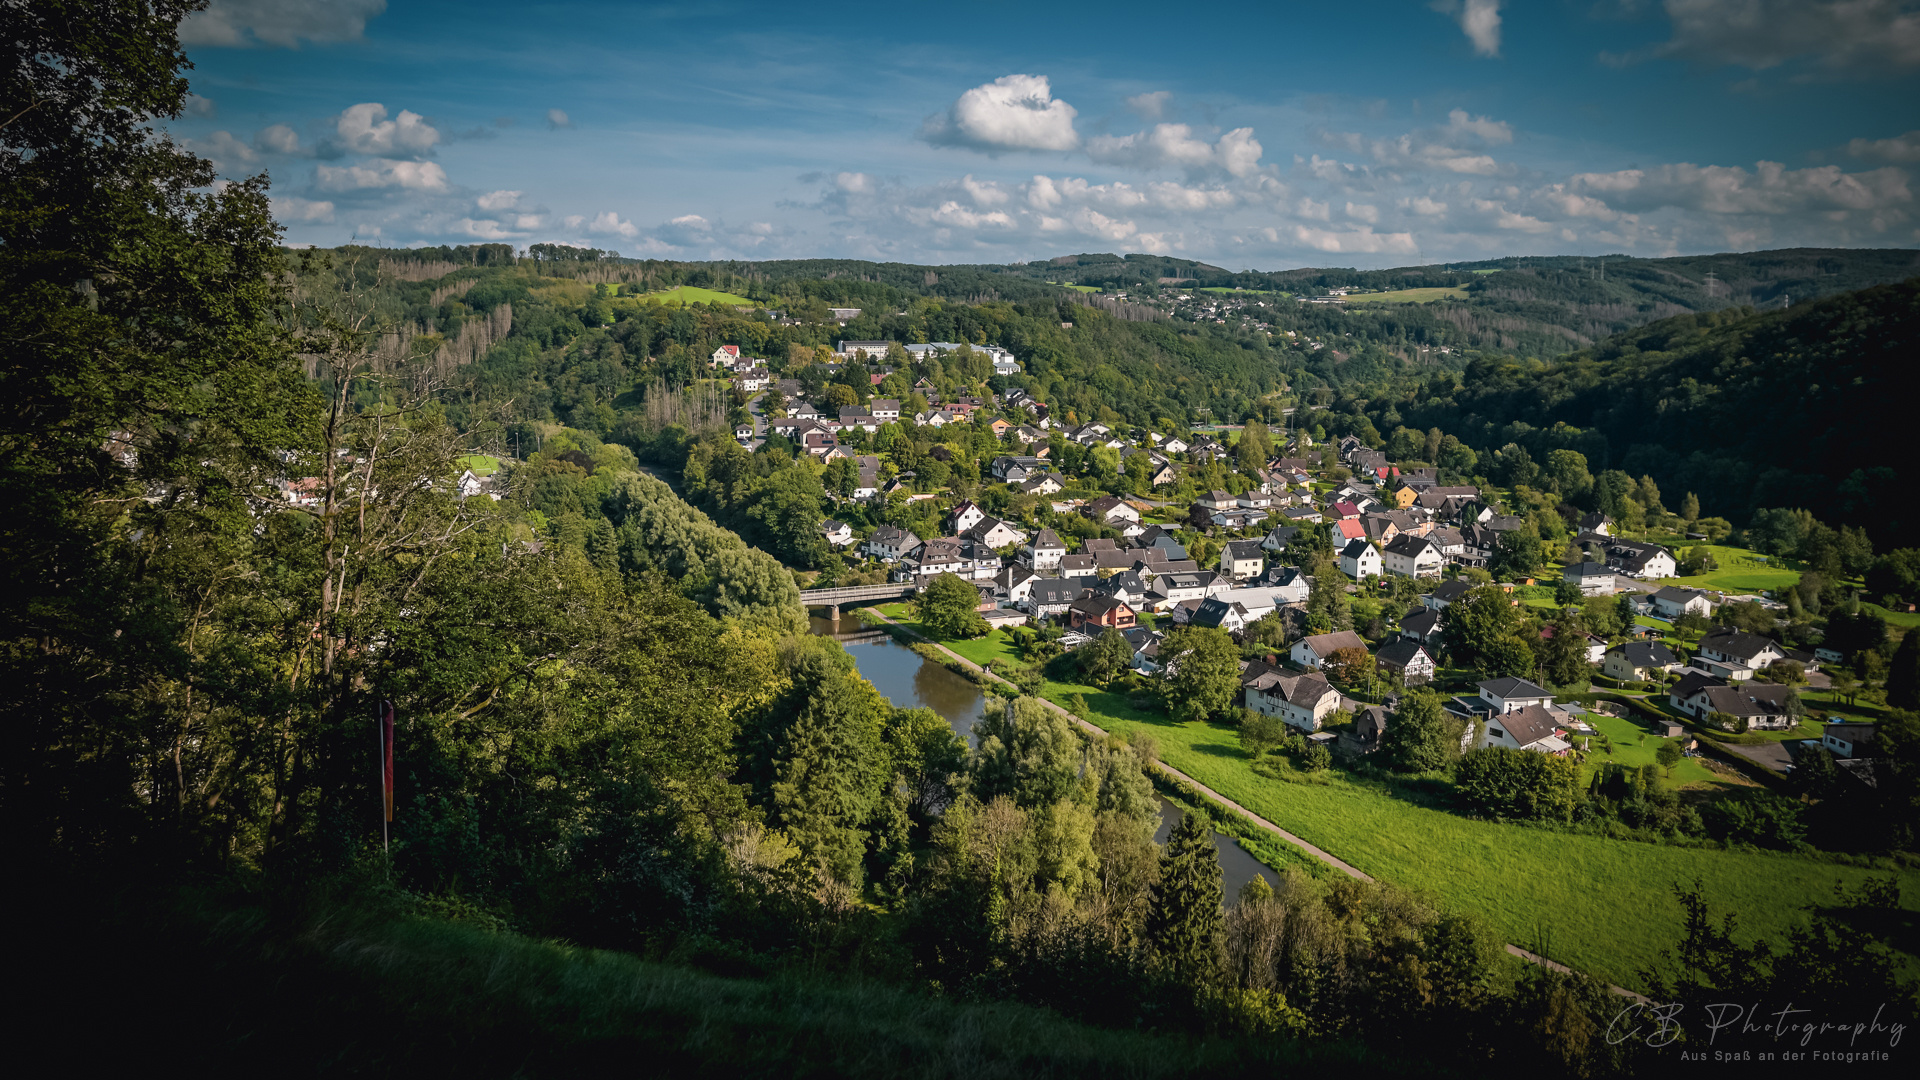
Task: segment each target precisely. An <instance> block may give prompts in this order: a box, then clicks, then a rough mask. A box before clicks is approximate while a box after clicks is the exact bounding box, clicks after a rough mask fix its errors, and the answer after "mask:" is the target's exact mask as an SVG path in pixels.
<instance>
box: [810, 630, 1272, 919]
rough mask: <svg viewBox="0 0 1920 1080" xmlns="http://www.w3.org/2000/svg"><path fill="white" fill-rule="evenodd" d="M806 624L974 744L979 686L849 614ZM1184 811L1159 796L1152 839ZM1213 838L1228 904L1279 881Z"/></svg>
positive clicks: (906, 702) (895, 694)
mask: <svg viewBox="0 0 1920 1080" xmlns="http://www.w3.org/2000/svg"><path fill="white" fill-rule="evenodd" d="M808 623H809V625H810V626H811V628H812V630H813V632H814V633H816V634H819V635H821V636H823V637H831V638H833V639H835V640H837V641H839V642H840V645H841V647H842V648H844V649H846V650H847V652H848V653H849V654H851V655H852V657H853V662H854V664H855V665H857V666H858V667H859V669H860V674H861V675H863V676H865V677H866V679H867V681H868V682H871V683H872V684H873V685H874V688H875V689H877V690H879V691H880V693H882V694H884V695H886V698H887V700H889V701H891V702H893V703H894V705H896V706H898V707H900V708H907V709H911V708H928V709H932V710H933V711H934V712H936V713H938V714H940V716H941V717H942V718H944V719H945V720H946V721H947V723H949V724H952V725H953V730H955V731H957V732H959V733H960V736H961V737H962V738H964V739H966V740H967V741H968V743H969V744H971V743H972V741H973V725H974V724H975V723H977V722H978V721H979V719H980V710H981V706H982V705H983V704H984V701H985V697H986V695H985V694H983V693H981V691H980V688H979V687H977V686H975V685H974V684H973V683H971V682H969V681H967V680H966V679H964V678H961V677H960V676H958V675H955V674H954V673H953V672H951V671H948V670H947V669H946V668H945V667H942V666H941V665H939V664H936V663H933V662H931V661H928V660H926V659H924V658H922V657H921V656H920V654H919V653H916V652H914V651H913V650H912V649H909V648H907V647H906V646H905V645H902V644H900V643H899V642H897V641H895V640H893V638H892V637H890V636H888V635H887V634H886V633H885V632H883V631H880V630H873V629H869V628H867V627H864V626H862V625H860V623H859V621H858V620H857V619H854V618H852V617H851V616H849V617H847V618H844V619H842V620H840V621H839V622H838V623H835V622H830V621H828V620H826V619H822V618H819V617H817V616H816V617H814V618H812V619H809V620H808ZM1180 814H1181V810H1180V808H1179V807H1177V806H1175V805H1173V804H1172V803H1170V802H1168V801H1166V800H1165V799H1161V800H1160V830H1159V831H1158V832H1156V833H1154V834H1153V839H1154V842H1156V843H1164V842H1166V839H1167V835H1168V833H1170V832H1171V831H1172V830H1173V826H1174V823H1175V822H1177V821H1179V820H1180ZM1213 843H1214V846H1215V847H1216V848H1218V849H1219V851H1220V877H1221V882H1220V884H1221V889H1222V891H1223V892H1224V893H1225V894H1226V902H1227V905H1228V906H1229V907H1231V906H1232V905H1233V904H1234V902H1235V901H1236V899H1237V898H1238V897H1239V895H1240V887H1241V886H1242V885H1245V884H1246V883H1247V882H1249V881H1251V880H1253V876H1254V875H1255V874H1259V875H1261V876H1263V877H1265V878H1266V879H1267V883H1268V884H1270V885H1274V884H1278V882H1279V879H1278V878H1277V877H1276V876H1275V875H1274V872H1273V871H1272V870H1270V869H1268V868H1267V867H1266V866H1265V865H1264V864H1262V863H1261V862H1260V860H1258V859H1256V858H1254V857H1253V856H1252V855H1250V854H1248V852H1247V850H1246V849H1245V848H1243V847H1241V846H1240V842H1239V841H1238V840H1235V839H1234V838H1233V837H1231V836H1225V835H1223V834H1221V833H1214V834H1213Z"/></svg>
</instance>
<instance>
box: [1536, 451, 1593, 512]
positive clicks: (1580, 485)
mask: <svg viewBox="0 0 1920 1080" xmlns="http://www.w3.org/2000/svg"><path fill="white" fill-rule="evenodd" d="M1545 475H1546V478H1547V479H1548V480H1549V481H1551V482H1552V484H1553V489H1554V490H1555V491H1557V492H1559V494H1560V497H1561V498H1563V499H1566V500H1568V501H1570V502H1579V501H1580V500H1581V499H1583V498H1584V497H1585V496H1586V494H1587V493H1588V492H1589V491H1590V490H1592V488H1593V474H1592V473H1590V472H1588V471H1587V455H1585V454H1582V453H1580V452H1579V451H1577V450H1554V451H1552V452H1550V453H1548V454H1547V466H1546V469H1545Z"/></svg>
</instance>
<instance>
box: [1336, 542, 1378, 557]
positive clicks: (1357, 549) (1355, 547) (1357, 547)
mask: <svg viewBox="0 0 1920 1080" xmlns="http://www.w3.org/2000/svg"><path fill="white" fill-rule="evenodd" d="M1372 547H1373V545H1372V544H1369V543H1367V542H1366V541H1365V540H1349V541H1347V546H1346V547H1343V548H1341V549H1340V555H1341V557H1342V558H1347V559H1358V558H1359V557H1360V556H1362V555H1365V554H1366V553H1367V551H1368V550H1369V549H1371V548H1372Z"/></svg>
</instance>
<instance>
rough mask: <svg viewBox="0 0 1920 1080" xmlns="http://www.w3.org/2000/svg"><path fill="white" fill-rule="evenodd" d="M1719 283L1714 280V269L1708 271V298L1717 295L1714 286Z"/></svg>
mask: <svg viewBox="0 0 1920 1080" xmlns="http://www.w3.org/2000/svg"><path fill="white" fill-rule="evenodd" d="M1718 284H1719V283H1718V282H1716V281H1714V280H1713V271H1711V270H1709V271H1707V298H1708V299H1712V298H1713V296H1714V295H1715V294H1714V288H1715V286H1717V285H1718Z"/></svg>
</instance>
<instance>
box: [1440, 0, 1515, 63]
mask: <svg viewBox="0 0 1920 1080" xmlns="http://www.w3.org/2000/svg"><path fill="white" fill-rule="evenodd" d="M1433 10H1435V11H1438V12H1440V13H1442V14H1445V15H1451V16H1453V21H1454V22H1457V23H1459V24H1460V31H1461V32H1462V33H1464V34H1466V35H1467V40H1468V41H1470V42H1472V43H1473V52H1474V55H1476V56H1499V55H1500V0H1465V2H1464V3H1463V2H1462V0H1436V2H1435V3H1434V5H1433Z"/></svg>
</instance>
